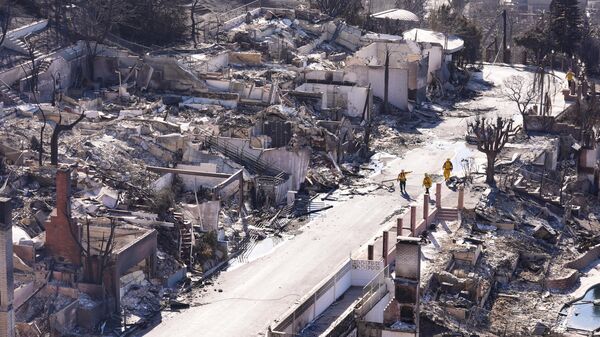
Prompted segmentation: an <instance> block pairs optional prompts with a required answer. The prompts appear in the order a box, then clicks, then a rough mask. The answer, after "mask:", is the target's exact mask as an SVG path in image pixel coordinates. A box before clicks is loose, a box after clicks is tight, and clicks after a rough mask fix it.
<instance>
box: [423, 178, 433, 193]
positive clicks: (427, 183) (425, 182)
mask: <svg viewBox="0 0 600 337" xmlns="http://www.w3.org/2000/svg"><path fill="white" fill-rule="evenodd" d="M432 183H433V182H432V181H431V177H430V176H429V174H427V173H425V178H423V187H425V194H429V189H430V188H431V184H432Z"/></svg>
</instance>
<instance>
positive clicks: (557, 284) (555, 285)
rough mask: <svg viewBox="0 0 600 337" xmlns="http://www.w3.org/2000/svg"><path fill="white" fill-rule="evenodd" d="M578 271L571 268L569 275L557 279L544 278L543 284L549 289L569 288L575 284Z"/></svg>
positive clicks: (577, 278)
mask: <svg viewBox="0 0 600 337" xmlns="http://www.w3.org/2000/svg"><path fill="white" fill-rule="evenodd" d="M579 274H580V273H579V271H577V270H573V272H572V273H571V275H569V276H567V277H563V278H557V279H546V280H545V281H544V286H545V287H546V288H549V289H554V290H567V289H571V288H573V287H574V286H575V284H576V283H577V281H578V280H579Z"/></svg>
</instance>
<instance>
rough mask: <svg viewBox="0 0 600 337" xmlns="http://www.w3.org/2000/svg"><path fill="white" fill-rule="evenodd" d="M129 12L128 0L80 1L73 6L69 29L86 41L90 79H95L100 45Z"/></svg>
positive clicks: (71, 32) (73, 34)
mask: <svg viewBox="0 0 600 337" xmlns="http://www.w3.org/2000/svg"><path fill="white" fill-rule="evenodd" d="M127 12H128V8H127V6H126V2H125V1H122V0H106V1H80V2H79V3H78V5H77V6H73V7H72V13H71V19H70V20H69V22H68V30H69V33H70V35H71V36H72V38H74V39H80V40H83V41H84V42H85V46H86V51H87V62H88V72H89V76H90V80H92V81H93V80H94V76H95V75H94V61H95V59H96V57H97V56H98V53H99V52H100V45H101V44H102V43H104V41H106V39H107V38H108V36H109V34H110V32H111V30H112V29H113V27H115V26H117V25H118V24H120V23H121V22H123V20H124V18H125V15H126V13H127Z"/></svg>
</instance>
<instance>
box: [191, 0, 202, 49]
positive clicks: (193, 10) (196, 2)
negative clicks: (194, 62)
mask: <svg viewBox="0 0 600 337" xmlns="http://www.w3.org/2000/svg"><path fill="white" fill-rule="evenodd" d="M199 4H200V0H194V2H193V3H192V8H191V9H190V19H191V21H192V41H194V48H198V37H197V36H196V29H197V27H196V25H197V23H196V9H197V8H198V5H199Z"/></svg>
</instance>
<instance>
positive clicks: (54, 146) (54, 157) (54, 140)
mask: <svg viewBox="0 0 600 337" xmlns="http://www.w3.org/2000/svg"><path fill="white" fill-rule="evenodd" d="M83 118H85V112H82V113H81V115H80V116H79V118H77V120H75V121H74V122H73V123H71V124H66V125H63V124H60V121H61V120H62V116H61V118H59V120H58V123H57V124H56V126H55V127H54V131H52V137H51V138H50V164H51V165H54V166H57V165H58V139H59V138H60V134H61V133H62V132H64V131H69V130H71V129H73V127H75V125H77V124H78V123H79V122H81V121H82V120H83Z"/></svg>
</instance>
